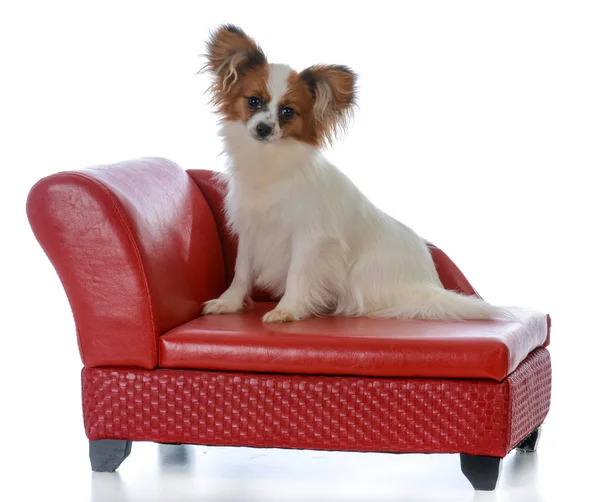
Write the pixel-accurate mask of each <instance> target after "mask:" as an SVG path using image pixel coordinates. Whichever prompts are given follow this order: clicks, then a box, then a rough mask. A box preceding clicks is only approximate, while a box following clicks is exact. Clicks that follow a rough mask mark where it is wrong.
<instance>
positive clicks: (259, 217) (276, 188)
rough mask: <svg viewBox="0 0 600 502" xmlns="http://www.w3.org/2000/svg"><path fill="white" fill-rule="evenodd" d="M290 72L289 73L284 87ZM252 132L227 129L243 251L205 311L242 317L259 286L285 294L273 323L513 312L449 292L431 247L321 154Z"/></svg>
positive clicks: (236, 125) (233, 208) (237, 125)
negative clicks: (314, 318) (331, 317)
mask: <svg viewBox="0 0 600 502" xmlns="http://www.w3.org/2000/svg"><path fill="white" fill-rule="evenodd" d="M282 74H283V68H281V67H280V68H278V69H277V71H276V75H277V76H278V81H279V82H281V79H282V78H281V77H282ZM286 78H287V77H286ZM271 92H273V94H277V93H281V92H283V91H282V90H281V89H280V88H278V91H277V92H275V91H274V90H273V89H272V91H271ZM251 127H252V126H251V125H250V124H249V125H248V126H246V125H244V124H243V123H241V122H225V124H224V125H223V128H222V131H221V133H222V136H223V139H224V144H225V152H226V153H227V154H228V157H229V162H230V165H229V170H228V172H227V179H228V184H229V185H228V193H227V197H226V201H225V202H226V211H227V217H228V221H229V224H230V227H231V230H232V231H233V232H235V233H236V234H237V235H238V237H239V247H238V256H237V261H236V270H235V278H234V280H233V283H232V284H231V286H230V287H229V289H228V290H227V291H226V292H225V293H224V294H223V295H222V296H221V297H220V298H219V299H217V300H212V301H210V302H208V303H207V304H206V306H205V309H204V312H205V313H231V312H238V311H240V310H242V309H243V306H244V303H245V301H246V300H247V297H248V295H249V292H250V289H251V287H252V285H253V284H257V285H259V286H261V287H263V288H266V289H268V290H270V291H272V292H273V293H274V294H276V295H283V296H282V298H281V300H280V302H279V304H278V305H277V307H276V309H275V310H273V311H271V312H269V313H267V314H266V315H265V316H264V318H263V320H264V321H267V322H274V321H293V320H298V319H303V318H306V317H308V316H311V315H320V314H325V313H334V314H336V315H344V316H372V317H394V318H405V319H410V318H423V319H442V320H451V319H479V318H491V317H494V316H501V315H503V314H504V310H503V309H499V308H497V307H493V306H491V305H489V304H487V303H485V302H483V301H482V300H479V299H477V298H474V297H467V296H463V295H459V294H456V293H453V292H450V291H446V290H445V289H444V288H443V286H442V284H441V282H440V280H439V278H438V275H437V272H436V270H435V266H434V263H433V260H432V257H431V254H430V252H429V250H428V248H427V245H426V243H425V242H424V241H423V239H421V238H420V237H419V236H418V235H417V234H416V233H415V232H414V231H413V230H411V229H410V228H408V227H407V226H405V225H403V224H402V223H400V222H398V221H396V220H394V219H393V218H391V217H390V216H388V215H387V214H385V213H384V212H382V211H381V210H379V209H378V208H377V207H375V206H374V205H373V204H372V203H371V202H370V201H369V200H367V198H366V197H365V196H364V195H363V194H362V193H361V192H360V191H359V190H358V188H357V187H356V186H355V185H354V184H353V183H352V182H351V181H350V179H349V178H348V177H346V176H345V175H344V174H343V173H341V172H340V171H339V170H338V169H337V168H336V167H335V166H333V165H332V164H331V163H330V162H328V161H327V160H326V159H325V158H324V156H323V155H322V154H321V152H320V151H319V150H318V149H316V148H314V147H312V146H309V145H307V144H305V143H302V142H300V141H296V140H290V139H279V140H278V141H274V142H268V143H265V142H259V141H257V140H255V139H254V138H253V137H252V135H251Z"/></svg>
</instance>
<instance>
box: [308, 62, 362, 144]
mask: <svg viewBox="0 0 600 502" xmlns="http://www.w3.org/2000/svg"><path fill="white" fill-rule="evenodd" d="M299 77H300V79H301V80H302V81H303V82H304V83H305V85H306V86H307V87H308V89H309V90H310V93H311V95H312V97H313V101H314V116H315V120H316V129H315V134H316V135H317V137H318V138H320V143H330V142H332V141H333V139H334V138H335V136H336V135H337V134H339V133H341V132H343V131H344V130H345V129H346V126H347V123H348V120H349V118H350V117H351V115H352V111H353V109H354V105H355V104H356V80H357V77H356V74H355V73H354V72H353V71H352V70H351V69H350V68H348V67H347V66H341V65H316V66H311V67H309V68H307V69H306V70H304V71H302V72H301V73H300V75H299Z"/></svg>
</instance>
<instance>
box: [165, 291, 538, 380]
mask: <svg viewBox="0 0 600 502" xmlns="http://www.w3.org/2000/svg"><path fill="white" fill-rule="evenodd" d="M274 306H275V304H273V303H258V304H256V305H255V307H254V309H253V310H252V311H251V312H246V313H243V314H233V315H223V316H218V315H207V316H202V317H199V318H197V319H194V320H193V321H190V322H188V323H186V324H184V325H182V326H179V327H177V328H175V329H173V330H171V331H169V332H168V333H166V334H164V335H163V336H161V337H160V341H159V346H160V349H159V366H160V367H162V368H180V369H201V370H219V371H245V372H260V373H288V374H313V375H361V376H372V377H431V378H487V379H493V380H497V381H501V380H503V379H504V378H505V377H506V376H507V375H509V374H510V373H512V372H513V371H514V370H515V369H516V367H517V366H518V365H519V363H520V362H521V361H523V360H524V359H525V358H526V357H527V355H528V354H529V353H530V352H531V351H532V350H534V349H535V348H536V347H539V346H542V345H544V343H545V341H546V339H547V338H548V335H549V320H550V319H549V317H547V316H546V315H544V314H541V313H539V312H535V311H532V310H525V309H518V310H517V309H514V310H513V313H514V314H515V315H516V317H517V319H518V320H514V321H462V322H444V321H403V320H395V319H367V318H348V317H329V318H311V319H307V320H304V321H299V322H293V323H285V324H265V323H263V322H262V321H261V316H262V315H263V314H264V313H265V312H266V311H268V310H270V309H271V308H273V307H274Z"/></svg>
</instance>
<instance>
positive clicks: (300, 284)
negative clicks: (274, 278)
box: [263, 242, 318, 322]
mask: <svg viewBox="0 0 600 502" xmlns="http://www.w3.org/2000/svg"><path fill="white" fill-rule="evenodd" d="M317 252H318V246H316V245H315V244H314V243H313V244H311V243H307V242H303V243H296V242H294V243H292V256H291V260H290V267H289V269H288V275H287V280H286V283H285V293H284V295H283V297H282V298H281V300H280V301H279V303H278V304H277V306H276V307H275V309H273V310H271V311H270V312H267V313H266V314H265V315H264V316H263V322H290V321H298V320H300V319H302V318H304V317H307V316H308V315H309V314H310V312H309V307H308V299H309V295H310V287H311V286H310V277H312V274H310V273H308V270H309V267H311V266H314V260H315V258H316V255H317Z"/></svg>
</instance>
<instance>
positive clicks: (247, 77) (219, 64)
mask: <svg viewBox="0 0 600 502" xmlns="http://www.w3.org/2000/svg"><path fill="white" fill-rule="evenodd" d="M207 60H208V62H207V64H206V69H207V70H209V71H210V72H211V73H212V74H213V84H212V86H211V88H210V92H211V93H212V101H213V103H214V104H215V105H216V107H217V111H218V112H219V113H221V114H222V115H223V118H225V119H229V120H244V121H246V120H248V119H249V116H248V115H250V116H251V115H252V114H253V111H252V110H250V109H249V108H248V104H247V98H248V97H250V96H258V97H261V98H263V99H266V98H267V97H268V96H266V89H267V76H268V65H267V58H266V57H265V55H264V53H263V52H262V50H261V48H260V47H259V46H258V44H257V43H256V42H255V41H254V40H252V39H251V38H250V37H249V36H248V35H246V34H245V33H244V32H243V31H242V30H241V29H240V28H238V27H236V26H233V25H224V26H221V27H220V28H218V29H217V30H216V31H215V32H214V33H212V34H211V37H210V39H209V41H208V43H207Z"/></svg>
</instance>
